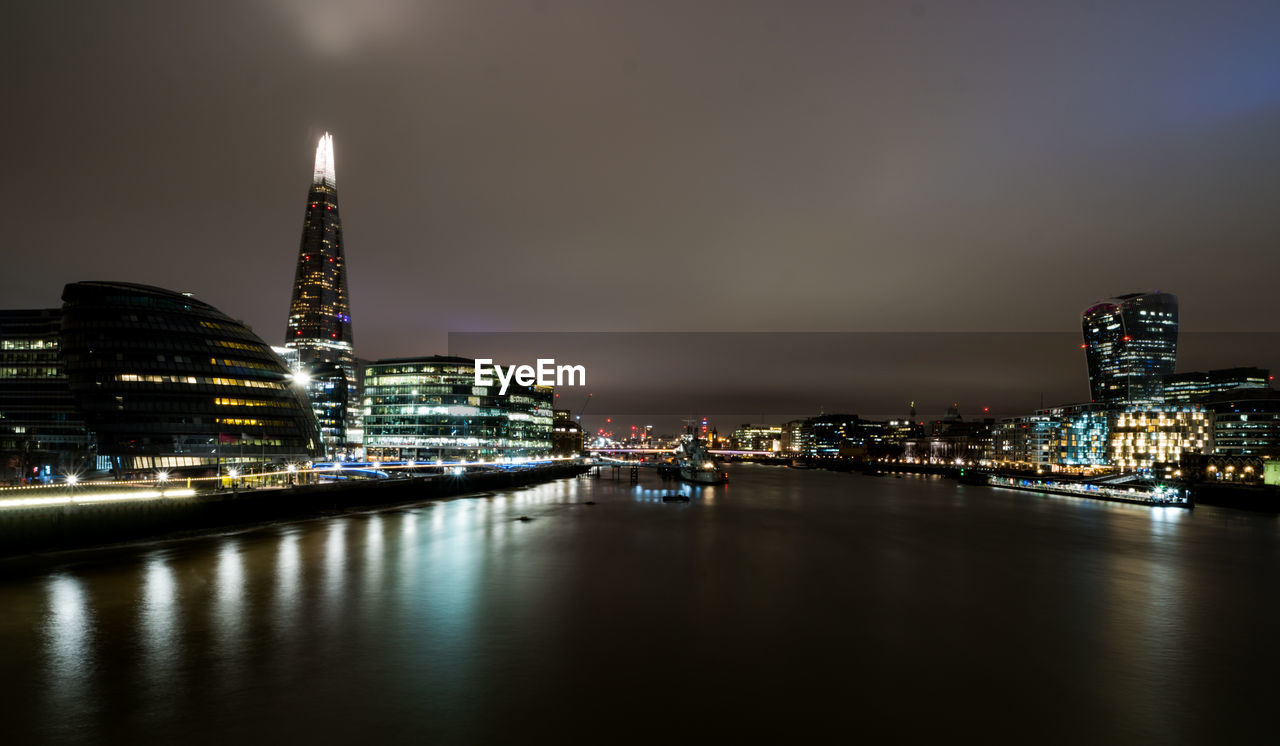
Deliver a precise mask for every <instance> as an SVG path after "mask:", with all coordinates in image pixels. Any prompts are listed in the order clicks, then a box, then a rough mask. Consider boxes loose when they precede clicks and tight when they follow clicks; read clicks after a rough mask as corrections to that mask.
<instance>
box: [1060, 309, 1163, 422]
mask: <svg viewBox="0 0 1280 746" xmlns="http://www.w3.org/2000/svg"><path fill="white" fill-rule="evenodd" d="M1082 327H1083V331H1084V348H1085V356H1086V359H1087V361H1088V365H1089V393H1090V396H1091V397H1092V400H1093V401H1094V402H1098V403H1103V404H1116V405H1143V404H1151V403H1156V402H1159V401H1160V395H1161V383H1162V380H1163V377H1164V376H1167V375H1171V374H1172V373H1173V371H1174V363H1175V361H1176V359H1177V355H1178V299H1177V297H1175V296H1173V295H1171V294H1169V293H1162V292H1159V291H1155V290H1153V291H1151V292H1148V293H1130V294H1128V295H1120V296H1116V297H1115V298H1108V299H1106V300H1103V301H1099V302H1098V303H1095V304H1094V305H1092V306H1090V307H1089V308H1087V309H1085V311H1084V313H1083V315H1082Z"/></svg>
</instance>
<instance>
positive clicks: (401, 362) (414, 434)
mask: <svg viewBox="0 0 1280 746" xmlns="http://www.w3.org/2000/svg"><path fill="white" fill-rule="evenodd" d="M499 388H500V387H499V386H498V385H497V384H495V385H492V386H477V385H476V384H475V361H473V360H470V359H468V358H461V357H444V356H434V357H415V358H396V359H391V360H379V361H377V362H375V363H372V364H369V365H367V366H365V368H364V413H363V414H364V447H365V453H366V455H367V456H368V458H371V459H377V460H381V461H392V460H394V461H400V460H413V461H427V462H437V461H440V462H457V461H467V462H475V461H487V462H504V461H514V460H520V459H529V458H545V457H547V456H548V455H549V454H550V453H551V440H552V399H553V393H552V390H551V389H550V388H547V387H544V386H518V385H516V384H515V383H514V382H512V384H511V385H510V387H509V388H508V389H507V393H506V394H500V393H499Z"/></svg>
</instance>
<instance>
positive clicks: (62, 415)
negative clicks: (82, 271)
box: [0, 308, 92, 484]
mask: <svg viewBox="0 0 1280 746" xmlns="http://www.w3.org/2000/svg"><path fill="white" fill-rule="evenodd" d="M61 328H62V311H61V310H60V309H57V308H45V309H23V310H14V311H0V483H19V484H29V483H32V482H47V481H50V480H52V479H53V478H54V477H57V476H61V475H63V474H68V473H72V472H78V471H82V470H86V469H88V468H92V463H91V462H92V454H91V452H90V442H89V434H88V430H87V429H86V426H85V422H84V418H83V417H81V416H80V413H79V411H78V410H77V409H76V404H75V400H74V399H73V398H72V396H71V390H70V389H69V388H67V373H66V367H65V366H64V365H63V362H62V350H61V345H62V343H61Z"/></svg>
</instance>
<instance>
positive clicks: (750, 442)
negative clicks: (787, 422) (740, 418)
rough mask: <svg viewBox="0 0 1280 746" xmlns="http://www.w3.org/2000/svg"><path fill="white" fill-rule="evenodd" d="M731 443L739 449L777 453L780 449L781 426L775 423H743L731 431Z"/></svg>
mask: <svg viewBox="0 0 1280 746" xmlns="http://www.w3.org/2000/svg"><path fill="white" fill-rule="evenodd" d="M731 444H732V446H733V448H734V449H735V450H739V451H767V452H769V453H777V452H778V451H780V450H782V428H781V427H779V426H777V425H752V424H749V423H743V425H742V427H740V428H738V429H737V430H734V431H733V437H732V438H731Z"/></svg>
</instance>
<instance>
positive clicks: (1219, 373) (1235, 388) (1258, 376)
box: [1161, 368, 1271, 404]
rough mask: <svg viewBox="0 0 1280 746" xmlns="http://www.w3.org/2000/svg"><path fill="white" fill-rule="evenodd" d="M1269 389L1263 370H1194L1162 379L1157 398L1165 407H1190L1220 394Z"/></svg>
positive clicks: (1269, 376) (1267, 375)
mask: <svg viewBox="0 0 1280 746" xmlns="http://www.w3.org/2000/svg"><path fill="white" fill-rule="evenodd" d="M1270 388H1271V372H1270V371H1268V370H1267V369H1265V368H1222V369H1220V370H1197V371H1191V372H1189V373H1175V374H1174V375H1171V376H1165V377H1164V380H1163V381H1162V382H1161V398H1163V399H1164V401H1165V403H1167V404H1190V403H1193V402H1202V401H1205V400H1207V399H1210V398H1214V397H1216V396H1218V395H1222V394H1226V395H1230V396H1247V395H1249V394H1250V393H1255V392H1257V391H1259V390H1266V389H1270ZM1236 392H1238V393H1236Z"/></svg>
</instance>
